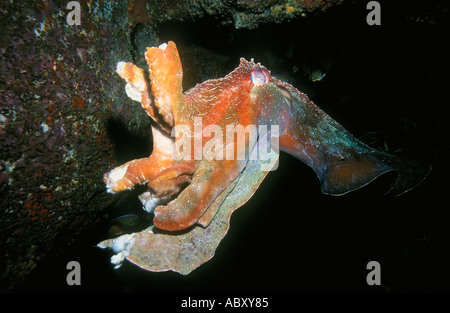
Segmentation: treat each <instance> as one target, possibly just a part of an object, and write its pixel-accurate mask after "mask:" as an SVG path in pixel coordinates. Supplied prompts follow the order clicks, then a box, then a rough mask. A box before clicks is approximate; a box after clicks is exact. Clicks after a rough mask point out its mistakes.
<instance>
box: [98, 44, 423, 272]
mask: <svg viewBox="0 0 450 313" xmlns="http://www.w3.org/2000/svg"><path fill="white" fill-rule="evenodd" d="M145 59H146V61H147V64H148V66H149V79H148V77H147V76H146V75H145V72H144V70H143V69H141V68H139V67H137V66H135V65H134V64H132V63H125V62H119V63H118V64H117V73H118V74H119V75H120V77H122V78H123V79H124V80H125V81H126V86H125V90H126V93H127V95H128V96H129V97H130V98H131V99H133V100H136V101H139V102H140V103H141V105H142V107H143V108H144V110H145V111H146V112H147V114H148V115H149V116H150V118H151V119H152V126H151V127H152V133H153V151H152V153H151V155H150V156H149V157H148V158H142V159H137V160H132V161H130V162H127V163H125V164H124V165H121V166H119V167H117V168H115V169H113V170H111V171H110V172H108V173H106V174H105V176H104V181H105V183H106V186H107V190H108V192H111V193H115V192H119V191H123V190H127V189H131V188H133V187H134V186H135V185H137V184H139V185H147V186H148V191H146V192H145V193H143V194H142V195H141V196H140V200H141V201H142V203H143V205H144V209H145V210H147V211H149V212H153V213H154V219H153V225H151V226H150V227H148V228H147V229H145V230H143V231H141V232H137V233H132V234H126V235H122V236H120V237H118V238H115V239H109V240H105V241H102V242H101V243H99V244H98V246H99V247H101V248H106V247H109V248H112V249H113V250H114V252H115V253H116V254H115V255H114V256H113V257H112V258H111V262H112V263H113V264H115V265H116V267H118V266H120V264H121V262H122V261H123V260H124V259H127V260H129V261H130V262H132V263H134V264H136V265H138V266H140V267H141V268H144V269H146V270H150V271H167V270H172V271H176V272H179V273H181V274H188V273H190V272H191V271H192V270H194V269H195V268H197V267H198V266H200V265H201V264H203V263H204V262H206V261H208V260H209V259H210V258H211V257H212V256H213V255H214V253H215V250H216V248H217V246H218V244H219V242H220V241H221V239H222V238H223V237H224V236H225V234H226V232H227V231H228V227H229V220H230V216H231V214H232V213H233V211H234V210H235V209H237V208H238V207H240V206H242V205H243V204H244V203H245V202H246V201H247V200H248V199H249V198H250V197H251V196H252V195H253V193H254V192H255V191H256V189H257V188H258V187H259V185H260V184H261V182H262V180H263V179H264V177H265V176H266V175H267V173H268V172H269V171H270V170H271V169H274V168H276V166H277V164H278V163H277V162H278V155H279V150H282V151H285V152H287V153H290V154H292V155H294V156H295V157H297V158H298V159H300V160H301V161H303V162H304V163H306V164H307V165H309V166H310V167H311V168H312V169H313V170H314V172H315V173H316V174H317V176H318V178H319V180H320V182H321V190H322V192H323V193H325V194H329V195H342V194H345V193H347V192H350V191H353V190H356V189H358V188H361V187H363V186H365V185H366V184H368V183H370V182H371V181H373V180H374V179H375V178H377V177H378V176H380V175H382V174H383V173H386V172H389V171H395V172H397V174H398V178H397V180H396V181H395V183H394V184H393V186H392V188H391V189H390V192H391V193H393V194H401V193H404V192H405V191H407V190H409V189H411V188H413V187H414V186H416V185H417V184H418V183H420V182H421V180H422V179H423V178H424V176H425V174H426V171H425V170H423V169H421V168H420V167H419V166H415V164H414V163H411V162H406V161H404V160H401V161H400V160H399V158H398V157H395V156H393V155H390V154H387V153H384V152H380V151H377V150H375V149H373V148H371V147H369V146H367V145H366V144H364V143H362V142H361V141H359V140H357V139H356V138H354V137H353V136H352V135H351V134H350V133H349V132H348V131H347V130H345V129H344V128H343V127H342V126H341V125H339V124H338V123H337V122H336V121H334V120H333V119H332V118H331V117H329V116H328V115H327V114H326V113H325V112H323V111H322V110H321V109H320V108H319V107H317V106H316V105H315V104H314V103H313V102H312V101H311V100H309V98H308V97H307V96H306V95H305V94H304V93H302V92H300V91H299V90H297V89H296V88H294V87H293V86H292V85H290V84H288V83H285V82H282V81H280V80H278V79H276V78H275V77H272V76H271V75H270V72H269V71H268V70H267V69H266V68H265V67H264V66H262V65H261V64H259V63H257V64H256V63H254V61H253V60H251V61H246V60H245V59H244V58H241V60H240V64H239V67H237V68H236V69H235V70H233V71H232V72H231V73H230V74H228V75H226V76H225V77H223V78H220V79H212V80H207V81H205V82H203V83H201V84H197V85H196V86H195V87H193V88H191V89H190V90H188V91H186V92H185V93H183V90H182V76H183V71H182V67H181V61H180V58H179V54H178V50H177V48H176V45H175V43H173V42H171V41H169V42H168V43H167V44H166V43H164V44H162V45H160V46H159V47H152V48H147V51H146V53H145ZM242 134H243V136H242ZM225 137H226V139H225ZM269 137H270V138H269ZM230 138H231V139H230ZM239 147H241V148H242V147H244V148H245V149H244V152H243V153H242V154H240V153H239Z"/></svg>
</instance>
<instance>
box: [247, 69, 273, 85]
mask: <svg viewBox="0 0 450 313" xmlns="http://www.w3.org/2000/svg"><path fill="white" fill-rule="evenodd" d="M250 79H251V81H252V83H253V85H255V86H261V85H264V84H267V83H268V82H269V74H268V73H267V71H265V70H255V71H252V72H251V74H250Z"/></svg>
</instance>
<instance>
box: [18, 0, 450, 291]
mask: <svg viewBox="0 0 450 313" xmlns="http://www.w3.org/2000/svg"><path fill="white" fill-rule="evenodd" d="M434 4H435V2H433V3H432V4H431V5H430V7H424V8H423V9H422V8H421V7H420V6H418V5H417V4H416V5H415V6H411V7H409V6H408V5H407V4H405V3H404V4H402V5H398V6H394V5H392V4H391V5H389V4H384V2H383V4H382V10H383V11H382V14H383V15H382V25H381V26H372V27H369V26H368V25H367V24H366V20H365V17H366V14H367V11H366V10H365V8H364V6H361V5H355V6H353V7H348V6H346V7H342V8H336V9H333V10H330V12H329V13H328V14H326V15H323V16H318V17H315V18H312V19H309V20H307V21H301V22H293V23H285V24H281V25H278V24H270V25H264V26H262V27H260V28H259V29H256V30H235V29H233V28H232V27H231V26H230V27H212V26H210V25H212V24H211V23H213V21H210V20H200V21H197V22H195V23H169V24H163V25H159V30H160V35H161V39H162V40H163V41H167V40H174V41H175V42H176V43H177V45H178V47H179V49H180V54H181V57H182V62H183V53H182V51H181V49H182V47H183V46H192V45H193V46H197V47H201V48H204V49H209V50H211V51H214V52H216V53H220V54H223V55H225V56H227V57H229V59H230V68H228V69H226V72H229V71H231V70H232V69H233V68H234V67H235V66H237V65H238V60H239V57H241V56H244V57H246V58H247V59H250V58H252V57H253V58H255V61H258V62H261V63H262V64H264V65H266V66H267V67H268V68H269V69H271V70H272V72H273V74H274V75H275V76H276V75H277V73H279V75H280V76H283V77H286V78H287V79H288V80H290V82H291V83H292V84H293V85H294V86H295V87H297V88H298V89H299V90H301V91H303V92H305V93H307V94H308V95H309V96H310V98H311V99H312V100H313V101H314V102H315V103H316V104H317V105H319V106H320V107H321V108H322V109H324V110H325V111H326V112H327V113H329V114H330V115H331V116H332V117H333V118H334V119H336V120H337V121H338V122H339V123H341V124H342V125H343V126H344V127H345V128H347V129H348V130H349V131H350V132H352V133H353V134H355V135H356V136H357V137H358V136H363V135H367V134H369V135H370V134H371V135H370V136H369V137H370V138H372V140H373V142H374V146H375V147H377V148H381V149H384V150H386V151H387V152H389V153H398V154H400V155H402V156H404V157H408V158H415V159H418V160H421V161H423V162H426V163H430V164H432V166H433V170H432V172H431V174H430V175H429V177H428V178H427V180H426V181H425V182H424V183H423V184H422V185H421V186H420V187H418V188H417V189H415V190H413V191H411V192H410V193H408V194H406V195H404V196H402V197H399V198H389V197H384V196H383V192H384V191H385V186H387V185H388V184H389V183H390V180H391V179H392V177H383V178H381V179H380V180H379V181H377V182H375V183H374V184H372V185H371V186H368V187H367V188H365V189H364V190H360V191H357V192H354V193H352V194H349V195H347V196H343V197H330V196H325V195H323V194H321V193H320V190H319V189H320V188H319V182H318V180H317V178H316V177H315V175H314V173H313V172H312V171H311V170H310V169H309V168H308V167H307V166H306V165H304V164H302V163H301V162H299V161H297V160H295V159H294V158H292V157H290V156H288V155H285V154H282V156H281V159H280V166H279V168H278V170H277V171H275V172H273V173H270V174H269V175H268V177H267V178H266V179H265V181H264V182H263V184H262V185H261V187H260V189H258V191H257V192H256V194H255V195H254V197H253V198H252V199H250V200H249V202H248V203H247V204H245V205H244V206H243V207H241V208H240V209H239V210H237V211H236V212H235V213H234V215H233V217H232V220H231V228H230V231H229V233H228V234H227V236H226V237H225V239H224V240H223V241H222V243H221V244H220V246H219V248H218V249H217V251H216V255H215V257H214V258H213V259H212V260H210V261H209V262H207V263H206V264H204V265H203V266H201V267H200V268H198V269H196V270H195V271H194V272H193V273H191V274H190V275H189V276H182V275H179V274H176V273H172V272H168V273H150V272H146V271H143V270H141V269H139V268H137V267H135V266H133V265H131V264H129V263H127V262H125V263H124V264H123V266H122V267H121V268H120V269H118V270H114V269H113V267H112V265H111V264H109V257H110V256H111V252H109V251H103V250H100V249H98V248H96V247H95V245H96V244H97V243H98V242H99V241H101V240H103V239H106V238H108V237H109V235H108V229H109V228H110V227H111V223H112V222H111V219H112V218H113V217H115V216H120V215H124V214H137V215H139V222H138V223H140V224H139V225H138V226H139V227H141V228H144V227H143V226H142V225H143V224H145V223H146V221H145V217H144V216H143V214H142V212H141V211H142V210H141V208H140V205H139V203H138V201H136V198H134V200H132V198H133V197H130V196H128V197H130V200H129V202H127V203H128V204H127V206H126V208H125V209H124V208H120V207H117V206H116V207H115V208H111V211H109V212H105V214H108V216H107V217H105V218H102V219H101V222H100V223H99V224H98V225H97V226H96V227H95V228H94V229H92V230H91V231H90V232H88V233H86V234H84V235H83V236H81V237H79V238H76V239H75V241H74V243H72V244H70V245H68V246H67V248H66V249H64V251H61V252H58V254H54V255H49V256H48V257H47V258H46V259H45V261H44V262H42V264H40V265H39V267H38V268H37V269H36V270H35V271H34V272H33V273H32V275H30V277H29V279H28V280H26V281H25V282H24V283H23V284H22V285H21V286H20V288H19V291H70V292H72V291H101V292H103V291H124V292H133V291H152V292H159V291H178V292H193V291H201V292H211V291H223V292H227V291H235V292H236V291H254V292H271V291H390V290H392V291H450V288H449V287H448V281H449V279H450V269H449V267H448V264H449V263H450V252H449V249H448V247H449V244H448V240H449V238H450V236H449V235H450V229H449V227H448V219H447V215H448V213H447V210H448V209H447V207H448V205H447V203H448V187H449V186H448V185H449V180H448V173H449V171H448V169H449V168H448V163H447V158H446V155H445V152H446V151H448V148H449V143H448V139H447V136H446V134H447V133H448V130H447V125H448V113H447V110H446V107H447V106H448V97H447V95H446V94H447V90H448V69H449V66H448V65H449V60H448V58H449V55H450V53H449V52H450V51H449V48H448V43H447V41H448V33H446V32H445V31H444V28H445V27H446V26H448V14H447V13H445V11H444V7H439V8H435V7H433V5H434ZM424 5H425V4H424ZM432 7H433V8H432ZM344 9H345V10H344ZM447 9H448V6H447ZM208 26H209V27H208ZM327 64H331V65H330V66H329V69H328V70H326V71H325V72H326V76H325V77H324V79H323V80H322V81H321V82H318V83H313V82H311V81H310V80H309V79H308V77H307V75H304V74H303V72H304V70H305V68H308V66H309V67H314V68H323V67H328V65H327ZM128 231H129V230H128ZM72 260H76V261H78V262H79V263H80V265H81V285H80V286H68V285H67V283H66V276H67V274H68V272H69V271H68V270H66V264H67V263H68V262H69V261H72ZM372 260H375V261H378V262H379V263H380V264H381V268H382V274H381V275H382V276H381V277H382V278H381V281H382V284H381V286H368V285H367V283H366V275H367V274H368V270H367V269H366V265H367V263H368V262H369V261H372Z"/></svg>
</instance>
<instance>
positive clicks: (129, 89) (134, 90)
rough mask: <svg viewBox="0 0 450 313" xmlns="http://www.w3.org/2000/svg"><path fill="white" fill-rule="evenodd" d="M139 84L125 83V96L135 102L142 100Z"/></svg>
mask: <svg viewBox="0 0 450 313" xmlns="http://www.w3.org/2000/svg"><path fill="white" fill-rule="evenodd" d="M139 85H140V84H139ZM139 85H137V86H136V85H135V84H131V83H128V84H126V85H125V92H126V93H127V96H128V97H129V98H130V99H132V100H134V101H137V102H141V100H142V94H141V90H140V88H139V87H140V86H139Z"/></svg>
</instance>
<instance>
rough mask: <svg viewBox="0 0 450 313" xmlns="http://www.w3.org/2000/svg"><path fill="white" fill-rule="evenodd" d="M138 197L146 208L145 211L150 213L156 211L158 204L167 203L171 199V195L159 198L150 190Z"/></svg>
mask: <svg viewBox="0 0 450 313" xmlns="http://www.w3.org/2000/svg"><path fill="white" fill-rule="evenodd" d="M138 198H139V200H140V201H141V203H142V208H143V209H144V211H147V212H148V213H154V211H155V208H156V207H157V206H158V205H160V204H165V203H167V202H168V201H169V200H170V197H162V198H157V197H155V196H154V195H152V194H151V193H150V191H146V192H144V193H143V194H141V195H140V196H139V197H138ZM155 216H156V212H155Z"/></svg>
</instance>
